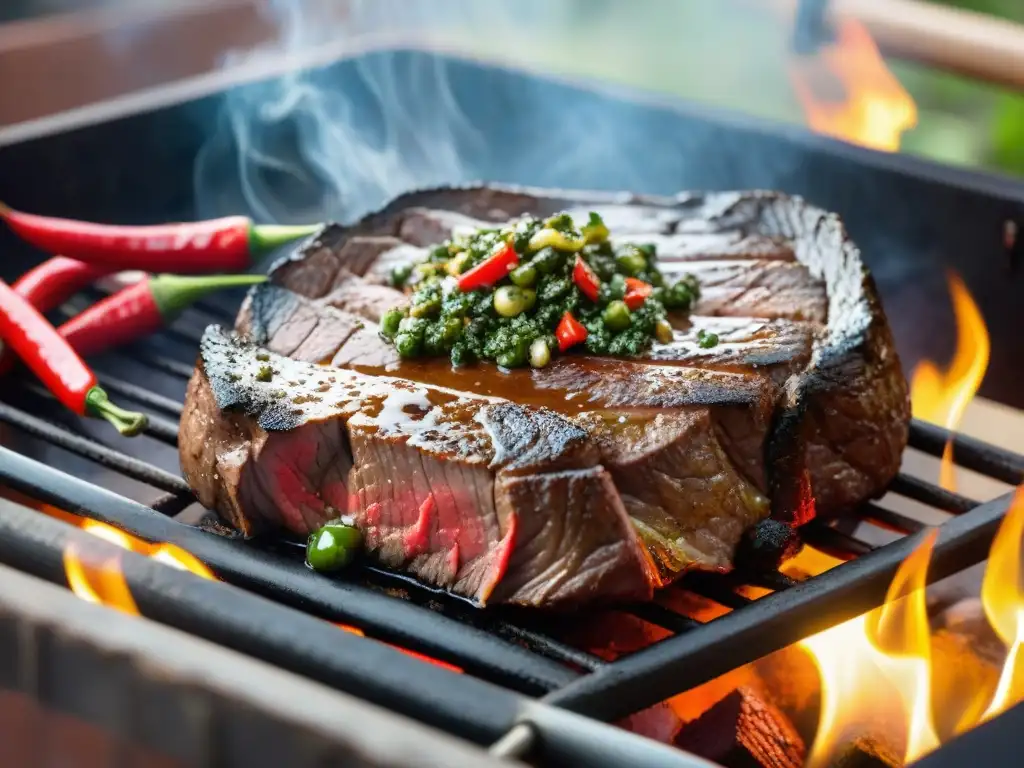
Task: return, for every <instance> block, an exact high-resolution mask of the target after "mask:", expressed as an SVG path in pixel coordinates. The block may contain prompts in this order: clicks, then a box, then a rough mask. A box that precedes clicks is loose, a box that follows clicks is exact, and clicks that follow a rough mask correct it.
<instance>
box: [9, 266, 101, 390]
mask: <svg viewBox="0 0 1024 768" xmlns="http://www.w3.org/2000/svg"><path fill="white" fill-rule="evenodd" d="M111 271H112V270H110V269H108V268H107V267H99V266H95V265H93V264H83V263H82V262H81V261H75V260H74V259H69V258H66V257H64V256H54V257H53V258H52V259H49V260H47V261H44V262H43V263H42V264H40V265H39V266H37V267H34V268H33V269H30V270H29V271H28V272H26V273H25V274H24V275H22V276H21V277H20V278H19V279H18V282H16V283H15V284H14V285H13V286H11V287H12V288H13V289H14V292H15V293H17V294H18V295H19V296H21V297H22V298H23V299H25V300H26V301H27V302H28V303H29V304H31V305H32V306H33V307H35V308H36V309H38V310H39V311H40V312H49V311H50V310H51V309H55V308H56V307H59V306H60V305H61V304H62V303H63V302H65V301H67V300H68V299H70V298H71V297H72V296H74V295H75V294H76V293H78V292H79V291H80V290H82V289H83V288H85V287H86V286H89V285H92V283H94V282H95V281H96V280H98V279H99V278H101V277H104V276H106V275H108V274H110V272H111ZM14 358H15V356H14V355H13V354H8V353H7V349H6V347H5V346H4V344H3V342H2V341H0V375H3V374H4V373H6V372H7V371H8V370H9V369H10V367H11V364H12V363H13V362H14Z"/></svg>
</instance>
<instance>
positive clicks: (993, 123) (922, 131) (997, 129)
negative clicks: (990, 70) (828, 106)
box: [893, 0, 1024, 176]
mask: <svg viewBox="0 0 1024 768" xmlns="http://www.w3.org/2000/svg"><path fill="white" fill-rule="evenodd" d="M932 1H933V2H936V3H939V4H941V5H948V6H953V7H956V8H963V9H965V10H970V11H977V12H979V13H986V14H990V15H993V16H998V17H1000V18H1004V19H1007V20H1009V21H1014V22H1017V23H1022V24H1024V0H932ZM893 69H894V71H896V74H897V75H898V76H899V77H900V80H901V81H902V82H903V83H904V85H905V86H906V87H907V90H909V91H910V92H911V94H912V95H913V96H914V98H915V99H916V100H917V102H918V107H919V108H920V110H921V117H920V121H919V127H918V128H917V129H916V130H915V131H914V132H913V133H912V134H910V135H908V136H907V141H906V149H907V150H909V151H912V152H913V151H916V152H920V153H922V154H925V155H929V156H933V157H935V158H936V159H939V160H945V161H947V162H959V163H963V164H967V165H977V166H981V167H984V168H988V169H991V170H997V171H1002V172H1004V173H1012V174H1017V175H1021V176H1024V93H1012V92H1009V91H1007V90H1005V89H1000V88H994V87H991V86H988V85H985V84H979V83H978V82H976V81H973V80H967V79H965V78H961V77H956V76H954V75H947V74H941V73H936V72H933V71H931V70H928V71H921V70H920V69H919V68H914V67H910V66H903V67H899V66H894V67H893Z"/></svg>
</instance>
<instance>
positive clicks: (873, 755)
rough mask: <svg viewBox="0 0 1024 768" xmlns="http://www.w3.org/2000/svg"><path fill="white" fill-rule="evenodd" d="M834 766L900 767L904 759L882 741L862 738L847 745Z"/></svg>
mask: <svg viewBox="0 0 1024 768" xmlns="http://www.w3.org/2000/svg"><path fill="white" fill-rule="evenodd" d="M832 765H833V768H899V766H902V765H903V760H902V759H901V758H900V757H899V756H898V755H896V754H895V753H893V751H892V750H891V749H890V748H889V747H887V746H886V745H884V744H883V743H882V742H879V741H876V740H875V739H871V738H867V737H866V738H861V739H857V740H856V741H854V742H853V743H852V744H850V745H849V746H847V747H846V748H845V749H844V750H843V751H842V752H841V753H840V754H839V757H838V758H836V760H835V762H834V763H833V764H832Z"/></svg>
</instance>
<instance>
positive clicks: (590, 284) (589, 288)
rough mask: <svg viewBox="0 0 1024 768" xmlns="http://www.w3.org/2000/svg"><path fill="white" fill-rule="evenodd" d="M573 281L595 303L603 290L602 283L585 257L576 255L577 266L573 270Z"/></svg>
mask: <svg viewBox="0 0 1024 768" xmlns="http://www.w3.org/2000/svg"><path fill="white" fill-rule="evenodd" d="M572 281H573V282H574V283H576V287H578V288H579V289H580V291H581V292H582V293H583V295H584V296H586V297H587V298H588V299H590V300H591V301H593V302H596V301H597V296H598V291H600V289H601V281H600V280H599V279H598V277H597V275H595V274H594V270H592V269H591V268H590V265H589V264H587V262H585V261H584V260H583V257H582V256H580V255H579V254H576V264H575V266H573V268H572Z"/></svg>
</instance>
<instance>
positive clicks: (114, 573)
mask: <svg viewBox="0 0 1024 768" xmlns="http://www.w3.org/2000/svg"><path fill="white" fill-rule="evenodd" d="M37 508H39V509H40V511H42V512H45V513H46V514H48V515H51V516H53V517H56V518H59V519H61V520H63V521H64V522H66V523H69V524H71V525H76V526H78V527H79V528H81V529H82V530H83V531H86V532H87V533H91V534H92V535H93V536H96V537H97V538H101V539H103V540H104V541H107V542H109V543H111V544H114V545H115V546H118V547H120V548H121V549H124V550H127V551H129V552H134V553H135V554H137V555H143V556H145V557H151V558H153V559H154V560H159V561H160V562H162V563H165V564H166V565H170V566H171V567H173V568H177V569H178V570H181V571H189V572H191V573H193V574H195V575H196V576H199V577H201V578H204V579H207V580H209V581H215V580H216V579H217V577H216V576H215V575H214V574H213V571H211V570H210V569H209V568H208V567H207V566H206V565H205V564H204V563H203V562H202V561H201V560H199V558H197V557H196V556H195V555H193V554H192V553H191V552H188V551H186V550H184V549H182V548H181V547H179V546H177V545H175V544H169V543H162V544H150V543H149V542H147V541H143V540H142V539H139V538H136V537H135V536H132V535H130V534H128V533H125V532H124V531H122V530H121V529H119V528H115V527H114V526H112V525H107V524H106V523H101V522H99V521H97V520H90V519H88V518H79V517H76V516H74V515H71V514H68V513H67V512H64V511H63V510H60V509H57V508H56V507H50V506H48V505H37ZM64 570H65V572H66V574H67V580H68V586H69V587H70V588H71V591H72V592H74V593H75V594H76V595H78V597H80V598H82V599H83V600H86V601H88V602H90V603H97V604H99V605H106V606H108V607H110V608H115V609H117V610H119V611H123V612H125V613H131V614H135V615H140V614H139V609H138V607H137V606H136V604H135V599H134V598H133V597H132V594H131V590H130V589H129V587H128V582H127V581H126V580H125V578H124V571H123V570H122V568H121V562H120V558H119V557H114V558H103V559H100V560H96V559H95V558H90V557H83V556H82V553H80V552H79V548H78V547H77V546H75V544H74V542H72V543H70V544H68V546H67V548H66V549H65V550H64ZM334 626H336V627H338V629H341V630H343V631H345V632H349V633H352V634H355V635H359V636H361V637H363V636H365V633H364V632H363V631H362V630H361V629H359V628H358V627H353V626H350V625H348V624H340V623H334ZM386 645H391V644H390V643H386ZM391 647H392V648H394V649H395V650H397V651H401V652H402V653H404V654H406V655H408V656H412V657H413V658H415V659H418V660H420V661H424V662H428V663H430V664H434V665H436V666H439V667H442V668H444V669H447V670H449V671H451V672H462V671H463V670H462V669H461V668H460V667H457V666H455V665H454V664H449V663H448V662H445V661H441V660H440V659H434V658H431V657H430V656H424V655H423V654H421V653H416V651H410V650H409V649H408V648H402V647H401V646H398V645H391Z"/></svg>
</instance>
